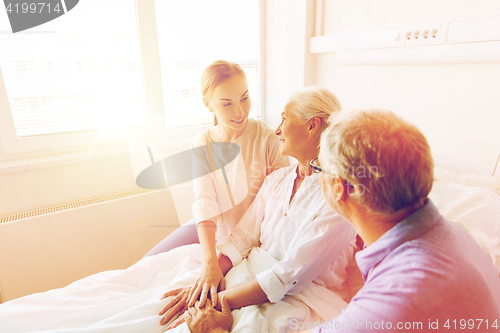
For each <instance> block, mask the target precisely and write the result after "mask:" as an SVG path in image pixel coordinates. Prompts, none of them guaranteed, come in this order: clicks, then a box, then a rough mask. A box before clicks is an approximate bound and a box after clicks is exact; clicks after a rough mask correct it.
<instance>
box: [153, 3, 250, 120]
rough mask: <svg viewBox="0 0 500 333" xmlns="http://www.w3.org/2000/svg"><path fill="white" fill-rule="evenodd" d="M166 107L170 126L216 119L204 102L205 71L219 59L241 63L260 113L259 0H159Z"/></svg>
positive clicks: (158, 9) (158, 12)
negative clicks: (201, 86)
mask: <svg viewBox="0 0 500 333" xmlns="http://www.w3.org/2000/svg"><path fill="white" fill-rule="evenodd" d="M155 8H156V22H157V27H158V41H159V50H160V62H161V74H162V82H163V95H164V100H165V109H166V113H167V118H168V119H169V122H168V126H169V127H178V126H188V125H195V124H202V123H207V122H211V121H212V118H211V114H210V113H209V112H207V110H206V108H205V106H204V105H203V103H202V96H201V91H200V79H201V74H202V72H203V70H204V69H205V67H206V66H207V65H208V64H210V63H211V62H213V61H215V60H219V59H223V60H229V61H233V62H236V63H238V64H240V66H241V67H242V68H243V70H244V71H245V74H246V76H247V79H248V84H249V87H248V88H249V92H250V96H251V99H252V109H251V112H250V116H252V117H259V116H260V91H259V86H260V84H259V69H260V62H259V52H260V37H259V16H260V15H259V10H260V6H259V1H255V0H253V1H235V0H212V1H206V0H190V1H164V0H156V1H155Z"/></svg>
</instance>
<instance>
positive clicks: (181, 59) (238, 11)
mask: <svg viewBox="0 0 500 333" xmlns="http://www.w3.org/2000/svg"><path fill="white" fill-rule="evenodd" d="M259 4H260V1H259V0H252V1H234V0H213V1H204V0H189V1H165V0H156V1H155V0H136V1H134V0H86V1H81V2H79V3H78V5H77V7H75V9H73V10H72V11H70V12H68V13H66V14H65V15H63V16H61V17H59V18H57V19H55V20H53V21H51V22H48V23H46V24H43V25H41V26H38V27H35V28H32V29H29V30H27V31H25V32H20V33H16V34H9V33H4V34H0V140H1V143H2V146H3V148H4V152H6V153H11V152H20V151H33V150H42V149H54V148H60V147H65V146H66V147H74V146H79V145H91V144H92V145H95V143H96V142H102V141H103V140H104V139H103V137H106V138H107V140H111V139H115V138H116V137H115V136H114V134H110V133H111V132H109V131H106V130H107V129H113V128H115V127H124V126H126V125H129V124H138V123H139V124H140V123H145V122H146V121H147V119H148V118H149V119H152V115H158V113H160V114H164V115H165V117H162V119H166V122H165V124H164V125H165V128H166V129H170V130H173V131H174V132H175V137H176V139H179V133H180V132H179V130H176V129H179V128H185V127H186V126H190V127H192V126H195V125H202V124H208V123H210V122H211V120H212V119H211V114H210V113H209V112H207V110H206V108H205V106H204V105H203V102H202V97H201V92H200V78H201V73H202V71H203V69H204V68H205V66H206V65H208V64H209V63H210V62H212V61H214V60H218V59H226V60H230V61H234V62H237V63H239V64H240V65H241V66H242V68H243V70H244V71H245V72H246V74H247V78H248V81H249V90H250V94H251V97H252V110H251V116H253V117H259V116H260V104H261V102H260V100H261V98H260V67H261V66H260V57H259V54H260V53H259V52H260V35H259V34H260V32H259V13H260V9H259ZM141 12H142V13H143V14H142V19H141ZM144 13H146V14H144ZM151 13H153V16H154V17H156V24H154V23H152V24H150V23H149V22H148V21H153V22H154V19H153V20H151ZM0 30H4V31H8V30H10V27H9V25H8V20H7V19H6V15H5V20H4V18H3V17H2V16H0ZM156 34H157V36H158V38H157V39H156V38H154V36H155V35H156ZM151 36H153V37H151ZM156 70H157V72H159V73H160V74H154V72H155V71H156ZM151 75H153V76H154V75H157V76H158V77H157V79H154V78H153V79H151ZM2 79H3V80H2ZM2 91H5V92H6V93H7V96H8V98H6V97H5V95H3V96H2ZM158 94H161V96H158ZM8 110H10V111H11V112H8ZM103 130H104V131H103ZM182 133H186V134H185V135H186V139H190V138H191V137H192V136H193V131H185V130H183V132H182ZM121 142H122V143H124V142H126V141H121Z"/></svg>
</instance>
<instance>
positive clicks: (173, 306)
mask: <svg viewBox="0 0 500 333" xmlns="http://www.w3.org/2000/svg"><path fill="white" fill-rule="evenodd" d="M190 289H191V287H182V288H177V289H174V290H170V291H169V292H167V293H165V295H163V297H162V298H161V299H165V298H167V297H169V296H175V297H174V298H172V299H171V300H169V301H168V302H167V304H165V306H164V307H163V308H162V309H161V310H160V312H158V315H160V316H163V315H164V316H163V318H162V319H161V321H160V324H162V325H165V324H166V323H168V322H169V321H170V319H172V318H173V317H174V316H175V315H176V314H179V317H180V316H182V314H183V313H184V312H185V311H186V309H187V301H188V299H189V298H188V295H189V292H190Z"/></svg>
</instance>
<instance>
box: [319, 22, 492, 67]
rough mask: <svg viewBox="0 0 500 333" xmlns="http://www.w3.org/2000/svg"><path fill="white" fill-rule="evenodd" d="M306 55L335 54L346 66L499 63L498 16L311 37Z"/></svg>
mask: <svg viewBox="0 0 500 333" xmlns="http://www.w3.org/2000/svg"><path fill="white" fill-rule="evenodd" d="M309 52H310V53H327V52H339V57H338V59H339V64H350V65H355V64H382V63H383V64H391V63H395V64H412V63H446V62H453V63H468V62H482V61H486V62H500V16H497V17H490V18H482V19H474V20H463V21H452V22H441V23H437V22H434V23H432V22H428V23H422V24H419V25H415V26H410V27H405V28H395V29H386V30H378V31H368V32H365V33H358V34H352V35H339V36H321V37H312V38H311V39H310V41H309Z"/></svg>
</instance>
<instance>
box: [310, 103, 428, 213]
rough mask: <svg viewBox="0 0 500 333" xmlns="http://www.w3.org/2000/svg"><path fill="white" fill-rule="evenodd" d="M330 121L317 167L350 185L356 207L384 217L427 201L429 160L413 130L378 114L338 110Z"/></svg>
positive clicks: (390, 115)
mask: <svg viewBox="0 0 500 333" xmlns="http://www.w3.org/2000/svg"><path fill="white" fill-rule="evenodd" d="M330 121H331V124H330V126H329V127H328V128H327V129H326V131H324V132H323V134H322V137H321V151H320V160H321V162H320V163H321V166H322V167H323V168H324V169H325V172H327V173H333V174H338V175H339V176H340V177H341V178H342V179H344V180H345V181H347V182H348V183H349V184H351V185H352V186H353V187H354V190H353V191H354V193H355V194H357V195H355V196H354V197H353V198H354V200H356V201H357V202H358V203H359V204H360V205H362V206H364V207H365V208H367V209H368V210H369V211H371V212H374V213H378V214H383V215H389V214H392V213H394V212H396V211H398V210H400V209H402V208H405V207H408V206H411V205H415V204H416V203H418V202H419V201H420V200H422V199H423V198H426V197H427V195H428V194H429V192H430V191H431V188H432V183H433V179H434V175H433V161H432V155H431V150H430V147H429V144H428V142H427V140H426V139H425V137H424V135H423V134H422V133H421V132H420V131H419V130H418V128H417V127H415V126H414V125H412V124H410V123H409V122H407V121H405V120H403V119H401V118H399V117H398V116H396V115H395V114H394V113H393V112H391V111H389V110H383V109H374V110H356V111H351V112H345V111H343V112H341V113H339V114H337V115H336V116H332V119H331V120H330Z"/></svg>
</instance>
